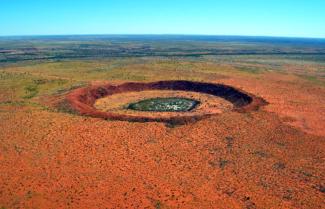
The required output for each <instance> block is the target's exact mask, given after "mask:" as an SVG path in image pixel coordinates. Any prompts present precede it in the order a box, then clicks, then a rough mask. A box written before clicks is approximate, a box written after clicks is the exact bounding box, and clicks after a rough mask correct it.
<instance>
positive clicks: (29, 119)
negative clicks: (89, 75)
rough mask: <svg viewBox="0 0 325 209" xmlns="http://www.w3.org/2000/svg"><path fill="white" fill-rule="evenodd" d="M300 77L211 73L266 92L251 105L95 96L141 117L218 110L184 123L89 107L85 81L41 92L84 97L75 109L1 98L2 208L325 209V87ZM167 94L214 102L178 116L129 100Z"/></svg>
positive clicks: (99, 104)
mask: <svg viewBox="0 0 325 209" xmlns="http://www.w3.org/2000/svg"><path fill="white" fill-rule="evenodd" d="M296 79H297V78H296V77H294V76H290V75H281V77H279V76H278V74H276V73H265V74H262V75H259V76H256V77H253V76H240V75H237V74H234V75H227V76H224V77H216V78H213V80H209V83H213V84H223V85H227V86H231V87H233V88H236V89H238V90H239V91H240V92H245V93H247V94H248V95H251V96H253V97H254V98H260V99H261V101H262V99H263V101H266V102H263V105H260V106H259V108H251V109H248V110H249V111H231V110H232V109H233V108H235V107H234V106H233V104H231V103H229V102H228V101H226V100H224V99H221V98H220V97H214V96H211V95H207V94H201V93H199V92H194V93H193V92H184V91H176V90H175V91H172V90H168V91H163V90H159V91H156V92H155V91H152V90H150V89H147V91H143V92H141V91H138V92H133V91H132V89H130V91H129V92H123V93H122V92H119V93H120V94H119V93H117V94H114V95H111V96H107V95H106V96H107V97H106V96H105V97H100V96H99V97H96V98H95V99H94V98H92V99H91V101H90V100H87V99H86V100H87V101H88V102H89V103H87V104H88V105H90V108H91V111H93V110H94V109H95V110H96V111H97V110H98V112H106V113H107V112H113V113H118V114H119V115H121V114H122V115H125V114H126V115H127V116H130V115H131V116H132V117H140V118H144V117H147V116H150V117H151V118H155V117H159V118H170V117H173V118H174V117H185V116H186V117H192V115H191V114H199V115H206V114H207V113H213V114H211V115H209V117H203V118H200V119H199V120H195V121H186V123H183V124H170V123H168V122H169V121H167V120H166V121H165V120H163V122H161V121H154V120H153V121H151V122H146V120H144V121H141V120H140V121H138V122H134V121H128V120H120V119H125V118H124V117H123V118H114V117H89V116H93V115H89V114H85V113H89V112H82V110H84V109H83V108H81V106H78V105H81V103H73V101H75V100H73V99H75V98H76V97H73V99H72V100H71V95H72V96H76V94H74V93H73V92H76V91H77V92H78V91H82V92H83V93H84V90H80V89H77V90H72V91H70V92H67V93H65V94H64V95H61V96H60V97H59V98H57V97H55V98H54V97H51V96H48V97H44V98H38V99H39V101H41V102H43V103H46V104H52V103H55V104H57V103H58V101H66V99H68V102H71V101H72V103H73V104H72V108H75V107H76V106H78V107H80V108H79V109H78V108H77V110H78V111H76V112H74V114H68V113H64V112H58V111H52V110H51V109H50V110H47V109H40V108H35V107H33V108H32V107H29V106H1V111H0V140H1V147H0V182H1V184H0V204H1V205H0V207H2V206H3V207H4V208H225V209H228V208H249V209H252V208H325V201H324V200H325V198H324V197H325V181H324V180H325V172H324V171H325V163H324V160H325V129H324V124H325V121H324V120H325V89H324V88H323V87H320V86H314V85H309V84H308V83H306V82H302V81H301V82H296ZM266 80H267V82H265V81H266ZM126 82H127V81H113V82H110V81H107V82H104V83H105V85H113V86H116V85H123V84H124V83H126ZM102 83H103V82H93V85H92V86H93V87H94V86H95V87H96V88H97V87H98V86H99V85H104V84H102ZM107 83H108V84H107ZM93 87H89V86H88V87H85V88H86V89H87V88H90V89H91V88H93ZM88 90H89V89H88ZM71 92H72V93H71ZM79 93H80V92H79ZM78 95H79V94H78ZM157 95H158V96H159V95H160V96H161V97H168V96H171V95H173V96H174V95H178V96H180V95H181V96H184V97H189V98H195V99H198V100H200V101H202V102H206V101H208V102H207V103H204V104H203V105H202V106H199V107H198V108H197V110H194V112H189V113H170V114H172V115H169V113H143V112H141V113H134V112H132V111H131V112H128V111H126V110H123V108H121V107H123V105H125V104H127V103H129V102H133V101H136V100H139V99H145V98H150V97H153V96H157ZM83 98H84V97H83ZM69 99H70V100H69ZM84 99H85V98H84ZM88 99H89V98H88ZM86 100H83V102H85V101H86ZM53 101H55V102H53ZM114 101H115V102H114ZM117 101H118V102H117ZM66 102H67V101H66ZM110 102H111V104H110ZM69 104H70V105H71V103H69ZM73 105H75V106H73ZM87 108H88V107H87ZM74 110H76V109H74ZM96 111H95V112H96ZM195 111H197V112H195ZM166 114H167V115H166ZM99 115H100V114H99ZM97 116H98V115H97ZM106 119H107V120H106ZM116 119H117V120H116ZM126 119H127V118H126ZM166 122H167V123H166Z"/></svg>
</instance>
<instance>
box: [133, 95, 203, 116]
mask: <svg viewBox="0 0 325 209" xmlns="http://www.w3.org/2000/svg"><path fill="white" fill-rule="evenodd" d="M199 104H200V102H199V101H197V100H193V99H188V98H180V97H168V98H150V99H145V100H141V101H139V102H136V103H131V104H129V105H128V106H127V109H131V110H136V111H151V112H187V111H191V110H192V109H194V108H195V107H197V105H199Z"/></svg>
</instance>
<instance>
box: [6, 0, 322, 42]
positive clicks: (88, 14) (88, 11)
mask: <svg viewBox="0 0 325 209" xmlns="http://www.w3.org/2000/svg"><path fill="white" fill-rule="evenodd" d="M56 34H206V35H254V36H256V35H257V36H293V37H322V38H325V0H219V1H218V0H0V35H2V36H3V35H56Z"/></svg>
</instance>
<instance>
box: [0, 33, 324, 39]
mask: <svg viewBox="0 0 325 209" xmlns="http://www.w3.org/2000/svg"><path fill="white" fill-rule="evenodd" d="M47 36H215V37H217V36H220V37H222V36H225V37H255V38H296V39H325V37H316V36H286V35H284V36H282V35H221V34H181V33H179V34H178V33H98V34H97V33H89V34H87V33H80V34H22V35H0V38H6V37H8V38H10V37H47Z"/></svg>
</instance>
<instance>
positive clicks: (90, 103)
mask: <svg viewBox="0 0 325 209" xmlns="http://www.w3.org/2000/svg"><path fill="white" fill-rule="evenodd" d="M147 91H159V92H165V91H169V92H173V91H175V92H177V91H179V92H191V93H194V94H198V95H200V96H201V95H208V96H209V97H210V99H206V100H204V101H203V102H202V101H201V100H199V102H200V103H202V104H200V106H201V105H203V106H204V105H206V104H207V103H209V102H210V101H212V99H211V98H214V99H216V98H217V99H219V100H220V99H222V100H224V101H226V102H227V103H229V104H231V106H232V108H231V110H232V111H238V112H247V111H254V110H257V109H258V108H259V107H260V106H263V105H265V104H267V103H266V101H265V100H263V99H262V98H260V97H256V96H254V95H252V94H250V93H247V92H245V91H242V90H239V89H236V88H234V87H231V86H228V85H224V84H213V83H203V82H192V81H158V82H149V83H134V82H129V83H124V84H121V85H109V84H106V85H96V86H90V87H85V88H80V89H76V90H74V91H72V92H70V93H69V94H68V95H67V97H66V99H67V101H68V103H69V104H70V106H71V108H73V109H74V110H75V111H76V112H78V113H79V114H81V115H87V116H92V117H99V118H104V119H111V120H126V121H138V122H147V121H156V122H174V123H187V122H191V121H197V120H200V119H203V118H206V117H209V116H211V115H213V114H218V113H219V112H218V111H213V108H207V110H206V111H197V112H196V111H193V110H192V109H189V111H188V112H178V113H177V114H170V113H168V112H165V114H146V113H145V114H143V113H141V114H135V113H134V112H141V111H134V110H133V113H132V112H131V113H130V112H127V111H126V112H123V111H118V110H116V109H114V108H113V109H106V110H103V109H101V108H98V105H97V103H96V102H97V101H100V100H101V99H103V98H109V97H114V96H116V95H119V94H120V95H122V94H125V93H133V94H135V95H137V94H138V96H139V98H141V94H142V93H143V92H147ZM177 97H179V96H177ZM152 98H157V96H156V97H154V96H153V97H152ZM147 99H150V97H149V98H147ZM187 99H193V98H187ZM194 100H196V98H194ZM108 101H109V100H108ZM137 102H139V101H137ZM124 109H125V108H124ZM126 109H127V108H126ZM195 109H196V108H194V110H195ZM216 109H218V108H216Z"/></svg>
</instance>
